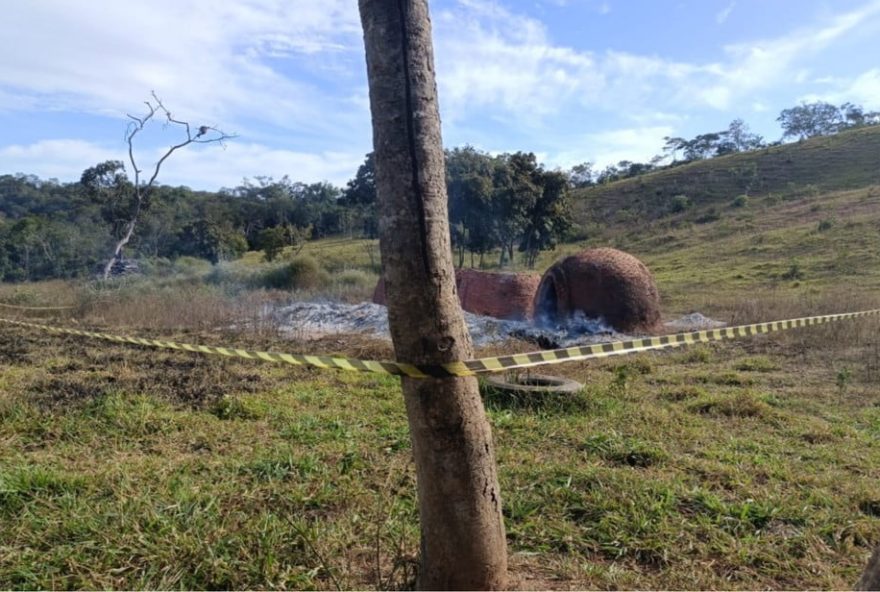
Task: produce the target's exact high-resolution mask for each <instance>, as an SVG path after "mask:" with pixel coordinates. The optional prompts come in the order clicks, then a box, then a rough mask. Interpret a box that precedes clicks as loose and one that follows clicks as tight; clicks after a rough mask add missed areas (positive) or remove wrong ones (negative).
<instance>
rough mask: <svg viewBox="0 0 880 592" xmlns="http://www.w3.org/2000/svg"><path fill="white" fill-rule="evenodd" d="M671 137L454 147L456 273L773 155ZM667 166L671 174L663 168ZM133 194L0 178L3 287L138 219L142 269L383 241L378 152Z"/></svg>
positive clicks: (849, 111) (845, 111) (788, 131)
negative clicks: (704, 175)
mask: <svg viewBox="0 0 880 592" xmlns="http://www.w3.org/2000/svg"><path fill="white" fill-rule="evenodd" d="M778 121H779V122H780V124H781V126H782V129H783V138H784V139H785V138H796V139H799V140H801V139H805V138H811V137H816V136H829V135H834V134H836V133H837V132H839V131H842V130H846V129H851V128H860V127H867V126H873V125H877V124H878V123H880V113H874V112H869V113H866V112H865V111H864V110H863V109H862V108H861V107H859V106H857V105H852V104H849V103H847V104H844V105H842V106H840V107H835V106H834V105H830V104H827V103H812V104H805V105H800V106H797V107H793V108H791V109H786V110H784V111H782V113H781V114H780V116H779V119H778ZM666 140H667V142H666V146H665V148H664V150H665V152H666V156H665V157H664V156H662V155H658V157H655V158H654V159H652V160H651V162H648V163H633V162H629V161H623V162H621V163H618V165H616V166H609V167H606V168H605V169H604V170H603V171H601V172H594V171H593V165H592V164H591V163H583V164H580V165H577V166H575V167H573V168H572V169H571V170H569V171H560V170H556V171H551V170H547V169H545V168H544V166H543V165H541V164H540V163H539V162H538V161H537V158H536V157H535V155H534V154H532V153H524V152H517V153H513V154H502V155H498V156H493V155H490V154H488V153H486V152H482V151H480V150H477V149H475V148H472V147H470V146H465V147H461V148H455V149H452V150H448V151H447V153H446V156H447V158H446V164H447V186H448V195H449V214H450V224H451V228H452V241H453V247H454V249H455V251H456V255H457V263H458V265H459V266H462V265H464V264H465V261H466V254H468V253H470V254H471V258H470V261H471V262H473V261H474V256H475V255H476V256H478V257H479V259H480V261H481V262H482V260H483V258H484V256H485V255H486V254H488V253H490V252H492V253H500V259H499V261H498V263H499V264H500V265H502V266H503V265H504V264H505V263H507V262H509V261H512V260H513V258H514V255H515V253H516V252H519V253H522V256H523V260H524V262H525V263H526V264H527V265H529V266H532V265H534V263H535V261H536V258H537V255H538V253H540V252H541V251H543V250H547V249H552V248H553V247H555V245H556V244H557V243H558V242H559V241H563V240H566V239H567V238H570V236H571V235H570V234H569V233H571V232H573V231H576V230H577V229H575V228H573V223H572V216H571V211H572V209H573V208H572V204H571V203H570V200H571V198H570V197H569V194H570V192H571V190H573V189H576V188H583V187H590V186H609V187H610V184H613V183H615V182H617V181H621V180H623V179H626V178H630V177H640V176H642V175H646V174H648V173H652V172H656V171H658V170H660V169H664V170H668V169H672V168H675V167H678V166H681V165H684V164H687V163H691V162H694V161H699V160H706V159H712V158H715V157H719V156H726V155H730V154H733V153H742V152H752V151H755V150H758V149H764V148H766V147H767V146H768V144H766V143H765V142H764V140H763V139H762V138H760V137H759V136H757V135H754V134H751V133H750V132H749V131H748V127H747V126H746V125H745V124H744V123H743V122H742V121H741V120H735V121H734V122H732V123H731V124H730V126H729V127H728V129H726V130H722V131H719V132H713V133H708V134H700V135H698V136H696V137H695V138H693V139H690V140H686V139H683V138H667V139H666ZM775 144H778V142H776V143H775ZM679 156H681V158H679ZM664 160H665V161H666V162H667V164H665V165H663V166H660V164H659V163H660V162H661V161H664ZM133 187H134V186H133V184H132V181H131V180H130V178H129V176H128V175H127V171H126V167H125V166H124V165H123V163H122V162H119V161H108V162H104V163H97V164H96V165H95V166H93V167H90V168H88V169H86V170H85V171H83V174H82V177H81V179H80V181H79V182H74V183H59V182H58V181H55V180H44V179H39V178H37V177H34V176H32V175H26V174H14V175H10V174H6V175H0V280H2V281H27V280H38V279H46V278H69V277H81V276H93V275H95V274H97V273H98V270H99V269H100V267H101V266H102V264H103V263H106V262H107V261H108V259H109V257H110V255H111V253H112V251H113V246H114V244H115V243H116V242H117V241H118V240H119V237H120V236H121V235H122V233H123V232H124V229H125V227H126V225H127V223H128V222H129V220H131V219H132V216H133V215H134V212H135V210H137V218H138V221H137V226H136V231H135V233H134V235H133V238H132V240H131V242H130V243H129V244H128V245H127V246H126V249H125V256H126V258H127V259H128V260H130V261H141V262H157V261H163V260H173V259H176V258H178V257H182V256H189V257H198V258H201V259H206V260H209V261H211V262H214V263H216V262H218V261H223V260H230V259H235V258H236V257H238V256H240V255H241V254H243V253H244V252H246V251H249V250H260V251H263V252H264V253H265V256H266V259H267V260H272V259H273V258H274V257H275V256H277V254H278V253H279V252H280V251H281V249H282V248H284V247H286V246H296V245H298V244H302V243H303V242H304V241H306V240H310V239H318V238H323V237H326V236H331V235H341V236H351V237H356V236H357V237H375V236H376V234H377V230H378V219H377V213H376V207H375V199H376V190H375V184H374V169H373V159H372V155H367V157H366V159H365V161H364V163H363V164H362V165H361V166H360V167H359V169H358V170H357V172H356V174H355V176H354V178H352V179H351V180H350V181H349V182H348V184H347V185H346V187H337V186H334V185H332V184H330V183H326V182H321V183H302V182H297V181H293V180H291V179H290V178H289V177H287V176H285V177H283V178H282V179H280V180H275V179H272V178H269V177H256V178H254V179H245V180H244V181H243V182H242V184H241V185H239V186H237V187H234V188H224V189H221V190H219V191H216V192H207V191H193V190H191V189H189V188H187V187H170V186H165V185H161V184H159V185H156V186H155V187H153V188H152V191H151V192H150V193H149V197H148V199H147V200H146V201H144V202H143V203H141V204H138V203H137V201H136V200H135V195H134V193H135V192H134V191H133ZM619 205H620V204H618V206H619ZM615 207H617V206H615ZM574 209H577V208H574Z"/></svg>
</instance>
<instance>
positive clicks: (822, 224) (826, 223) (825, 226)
mask: <svg viewBox="0 0 880 592" xmlns="http://www.w3.org/2000/svg"><path fill="white" fill-rule="evenodd" d="M832 226H834V219H833V218H825V219H824V220H820V221H819V228H818V230H819V232H825V231H826V230H831V227H832Z"/></svg>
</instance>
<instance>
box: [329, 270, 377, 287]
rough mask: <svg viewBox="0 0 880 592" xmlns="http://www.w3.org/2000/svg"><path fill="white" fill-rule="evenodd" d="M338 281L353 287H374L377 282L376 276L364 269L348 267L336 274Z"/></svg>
mask: <svg viewBox="0 0 880 592" xmlns="http://www.w3.org/2000/svg"><path fill="white" fill-rule="evenodd" d="M336 282H337V283H338V284H340V285H342V286H348V287H352V288H355V287H356V288H372V287H373V286H374V285H375V284H376V276H375V274H371V273H367V272H366V271H363V270H362V269H346V270H345V271H343V272H342V273H340V274H339V275H337V276H336Z"/></svg>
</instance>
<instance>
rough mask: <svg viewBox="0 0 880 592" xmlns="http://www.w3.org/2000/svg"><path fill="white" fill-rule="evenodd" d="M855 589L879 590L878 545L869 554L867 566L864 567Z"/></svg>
mask: <svg viewBox="0 0 880 592" xmlns="http://www.w3.org/2000/svg"><path fill="white" fill-rule="evenodd" d="M855 589H856V590H880V545H878V546H877V547H876V548H875V549H874V552H873V553H872V554H871V558H870V559H869V560H868V565H867V566H866V567H865V571H864V572H862V577H861V578H859V581H858V583H857V584H856V587H855Z"/></svg>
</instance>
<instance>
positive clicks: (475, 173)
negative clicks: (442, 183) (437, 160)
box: [446, 146, 571, 267]
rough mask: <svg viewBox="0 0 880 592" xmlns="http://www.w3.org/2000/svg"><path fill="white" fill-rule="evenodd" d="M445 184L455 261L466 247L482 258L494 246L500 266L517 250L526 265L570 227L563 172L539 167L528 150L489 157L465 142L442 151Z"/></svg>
mask: <svg viewBox="0 0 880 592" xmlns="http://www.w3.org/2000/svg"><path fill="white" fill-rule="evenodd" d="M446 183H447V192H448V194H449V222H450V226H451V227H452V244H453V247H454V248H455V249H456V251H457V252H458V259H459V260H458V263H459V266H463V265H464V257H465V253H466V252H469V253H471V254H472V255H474V254H477V255H479V256H480V260H481V261H482V259H483V257H484V256H485V254H486V253H488V252H490V251H493V250H495V249H500V251H501V254H500V260H499V264H500V265H504V264H505V263H507V262H510V261H512V260H513V257H514V251H515V250H518V251H520V252H522V253H523V254H524V257H525V262H526V264H527V265H529V267H532V266H534V264H535V260H536V258H537V255H538V253H539V252H540V251H544V250H547V249H552V248H554V247H555V246H556V244H557V242H558V241H559V240H561V239H562V238H563V237H564V235H565V233H566V232H567V231H568V230H569V228H570V226H571V221H570V218H569V213H568V201H567V199H568V187H569V177H568V175H566V174H565V173H563V172H560V171H547V170H545V169H544V168H543V167H542V166H541V165H539V164H538V162H537V159H536V157H535V155H534V154H532V153H525V152H516V153H514V154H502V155H500V156H491V155H489V154H487V153H485V152H480V151H478V150H476V149H475V148H472V147H470V146H465V147H464V148H456V149H454V150H451V151H447V154H446Z"/></svg>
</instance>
